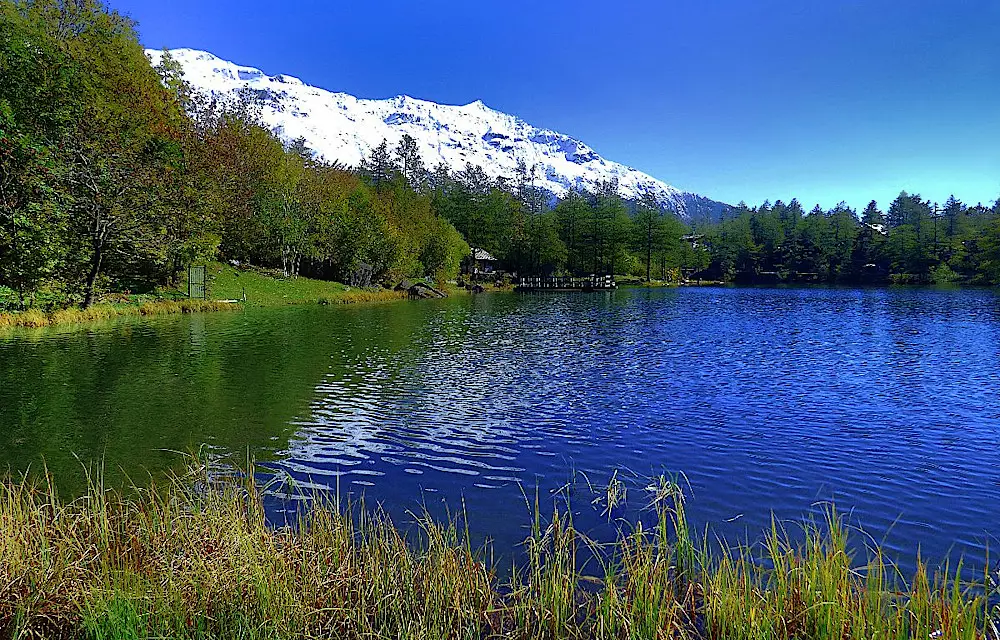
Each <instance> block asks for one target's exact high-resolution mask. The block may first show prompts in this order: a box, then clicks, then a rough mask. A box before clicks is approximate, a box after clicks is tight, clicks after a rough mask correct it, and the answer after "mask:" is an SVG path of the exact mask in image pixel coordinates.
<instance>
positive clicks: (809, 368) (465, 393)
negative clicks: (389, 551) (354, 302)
mask: <svg viewBox="0 0 1000 640" xmlns="http://www.w3.org/2000/svg"><path fill="white" fill-rule="evenodd" d="M0 425H2V426H0V465H2V466H5V467H10V468H12V469H13V470H14V471H15V472H22V471H24V470H26V469H28V468H29V467H30V468H33V469H35V470H38V469H40V468H41V467H42V465H43V463H44V464H45V465H46V466H47V467H48V469H49V470H50V472H51V473H52V474H53V476H54V477H55V479H56V481H57V483H58V484H59V487H60V489H61V490H62V491H63V492H64V493H66V494H72V493H74V492H77V491H79V490H80V487H81V486H82V482H83V472H82V470H83V468H84V466H86V465H88V464H91V465H92V464H95V463H97V464H100V463H102V461H103V465H104V467H105V468H106V474H107V476H108V478H109V481H111V482H120V481H121V480H122V479H123V478H126V477H128V478H131V479H132V480H133V481H135V482H140V483H141V482H146V481H148V478H149V474H153V475H158V474H161V473H163V472H164V471H165V470H167V469H176V468H179V467H180V466H182V465H183V457H182V456H181V455H180V454H179V453H178V452H192V451H197V450H198V449H199V448H200V447H204V451H206V452H207V454H209V455H211V456H213V457H216V458H218V459H221V460H231V461H234V462H239V461H241V460H243V459H245V458H246V454H247V452H249V453H250V454H251V455H252V456H253V457H255V458H256V459H257V460H258V461H259V462H260V463H261V466H262V476H264V477H266V476H272V477H277V478H279V479H284V483H283V486H285V487H286V488H287V487H289V486H291V485H292V484H293V482H292V481H294V485H295V486H296V487H298V488H302V489H305V490H309V491H311V490H315V489H320V490H325V489H329V490H331V491H335V492H339V493H340V495H341V496H342V497H343V496H346V495H348V494H352V495H354V496H360V495H362V494H363V495H364V496H365V498H366V500H367V502H368V504H374V503H379V504H381V505H382V506H383V507H384V508H385V509H386V510H388V511H389V512H390V513H391V514H393V516H394V518H395V519H396V520H397V521H399V522H405V521H407V520H411V519H412V517H411V516H410V515H408V514H409V513H410V512H417V511H419V510H421V509H422V508H427V509H428V510H429V511H430V512H431V513H432V514H434V515H437V516H444V515H445V514H447V513H452V514H454V513H456V512H460V511H463V510H464V512H465V513H466V514H467V515H468V519H469V521H470V523H471V528H472V531H473V535H474V536H476V537H477V539H482V538H484V537H485V536H489V537H490V538H491V539H492V540H493V542H494V546H495V548H496V549H497V551H498V552H499V553H507V552H508V551H509V550H511V549H515V548H516V545H517V543H518V542H519V541H521V540H523V538H524V537H525V535H526V533H527V527H528V525H529V524H530V514H529V509H528V505H527V504H526V502H533V501H534V499H535V495H536V494H537V495H538V496H539V499H540V502H541V503H542V504H543V505H548V507H547V508H551V504H552V501H553V500H558V501H560V503H562V501H563V500H564V496H565V495H566V494H569V495H570V508H572V510H573V511H574V513H575V514H576V518H577V521H578V524H579V525H580V526H581V527H583V528H585V529H587V530H588V531H591V532H592V533H593V534H594V535H595V536H597V537H611V536H613V535H614V528H615V527H616V526H618V519H630V520H635V519H637V518H646V517H648V513H647V512H645V511H644V505H645V504H646V502H647V501H648V496H647V495H645V491H644V487H646V486H647V485H648V482H649V478H650V477H654V476H658V475H660V474H667V475H671V476H674V477H677V478H680V479H681V482H683V483H684V485H685V487H686V490H687V492H688V508H689V512H690V515H691V517H692V519H693V520H694V521H695V523H696V524H697V525H698V527H699V528H700V527H704V526H705V525H708V526H710V530H711V532H712V535H713V536H715V535H719V536H724V537H725V538H726V539H727V540H729V541H731V542H736V541H740V540H745V539H750V540H751V541H753V540H755V539H757V537H758V536H759V535H760V533H761V532H762V531H763V530H764V529H766V528H768V527H769V526H770V521H771V517H772V514H773V516H774V517H775V518H776V519H778V520H781V521H790V522H794V521H799V520H801V519H802V518H803V517H809V516H810V515H816V514H818V513H821V511H822V508H823V505H824V504H825V503H828V502H830V501H832V502H834V503H835V504H836V505H837V506H838V508H839V509H840V510H841V511H843V512H849V519H850V522H851V523H853V524H856V525H859V526H860V527H862V528H863V529H864V530H865V531H867V532H868V533H869V534H870V535H871V536H873V537H874V539H877V540H879V541H884V544H885V546H886V548H887V549H889V550H890V551H891V552H893V553H894V554H898V556H899V559H900V560H901V562H902V564H903V565H904V566H907V565H908V564H909V562H910V561H912V560H913V558H914V557H915V555H916V553H917V551H918V549H919V550H920V551H921V553H922V555H923V556H924V557H925V558H929V559H931V560H932V561H935V562H937V561H941V560H944V559H945V558H949V557H950V558H953V559H955V558H958V557H959V556H963V557H964V558H965V559H966V561H967V562H968V563H971V564H973V565H979V566H981V565H982V564H983V562H984V561H985V559H986V548H987V545H990V546H992V547H996V546H997V544H998V542H1000V539H998V535H1000V533H998V532H1000V528H998V526H997V522H998V516H1000V293H998V292H996V291H992V290H976V289H963V290H944V291H943V290H933V289H865V290H859V289H835V288H770V289H764V288H760V289H758V288H689V289H661V290H645V289H624V290H620V291H616V292H611V293H595V294H564V295H558V294H555V295H527V294H523V295H522V294H487V295H480V296H475V297H465V296H463V297H455V298H452V299H448V300H440V301H420V302H401V303H395V304H388V305H379V306H359V307H319V306H317V307H288V308H281V309H252V310H247V311H243V312H234V313H218V314H205V315H193V316H184V317H165V318H152V319H148V320H144V321H128V322H124V323H120V324H113V325H100V326H95V327H92V328H88V329H80V328H76V329H73V330H57V331H52V330H48V331H41V332H32V333H22V334H16V335H14V334H6V335H4V336H2V337H0ZM612 477H614V478H616V479H617V480H620V481H622V482H624V485H625V487H627V490H628V493H627V499H626V501H625V504H624V505H623V506H620V507H618V508H617V509H615V510H614V511H613V512H612V514H611V518H610V519H611V520H612V522H611V523H609V522H608V521H609V517H608V515H607V514H606V513H602V511H604V508H603V505H602V504H600V503H597V504H592V503H593V501H594V500H595V498H596V497H597V496H598V495H599V494H600V490H601V488H602V487H606V486H607V484H608V482H609V480H610V479H611V478H612ZM567 484H568V485H569V486H568V487H567ZM589 485H593V487H594V491H591V489H590V486H589ZM560 489H562V491H560ZM271 508H272V511H273V513H274V515H275V517H280V514H281V513H282V510H283V509H291V508H292V507H291V506H290V502H289V500H288V499H285V498H282V497H281V495H280V492H279V495H276V496H275V497H274V498H273V504H272V505H271ZM994 555H995V554H994Z"/></svg>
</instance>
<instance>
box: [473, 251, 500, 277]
mask: <svg viewBox="0 0 1000 640" xmlns="http://www.w3.org/2000/svg"><path fill="white" fill-rule="evenodd" d="M469 258H470V263H471V264H470V265H469V273H472V274H479V273H494V272H495V271H497V270H498V269H499V268H500V261H499V260H497V259H496V258H494V257H493V256H492V255H490V253H489V252H488V251H486V250H485V249H473V250H472V255H471V256H469Z"/></svg>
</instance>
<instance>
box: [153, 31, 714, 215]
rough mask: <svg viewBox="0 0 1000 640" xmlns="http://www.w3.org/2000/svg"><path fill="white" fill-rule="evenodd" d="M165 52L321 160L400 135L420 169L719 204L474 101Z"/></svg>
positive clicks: (682, 204) (680, 207) (698, 210)
mask: <svg viewBox="0 0 1000 640" xmlns="http://www.w3.org/2000/svg"><path fill="white" fill-rule="evenodd" d="M147 54H148V56H149V58H150V60H151V61H152V63H153V64H154V65H155V64H158V63H159V61H160V59H161V57H162V55H163V54H162V52H161V51H155V50H148V51H147ZM170 54H171V56H172V57H174V58H175V59H176V60H177V61H178V62H179V63H180V64H181V66H182V67H183V69H184V77H185V79H186V80H187V81H188V82H189V83H190V84H191V85H192V86H193V87H194V88H195V89H197V90H199V91H201V92H205V93H210V94H212V95H215V96H217V97H220V98H223V99H225V98H226V97H228V96H234V95H235V94H236V92H238V91H239V90H240V89H242V88H244V87H248V88H250V89H251V90H253V91H255V92H256V93H257V95H258V96H259V97H260V98H261V100H262V102H263V113H262V117H263V119H264V121H265V123H267V124H268V125H269V126H271V127H272V128H273V129H274V131H275V132H276V133H277V134H278V136H279V137H280V138H281V139H282V140H285V141H286V142H290V141H292V140H295V139H296V138H299V137H302V138H305V140H306V144H307V145H308V146H309V148H311V149H312V150H313V151H315V152H316V153H317V154H319V155H320V156H322V157H323V158H324V159H326V160H328V161H333V160H337V161H339V162H341V163H343V164H346V165H349V166H357V165H358V164H359V163H360V162H361V159H362V158H363V157H365V156H367V155H368V153H369V152H370V151H371V149H373V148H374V147H376V146H378V145H379V143H381V142H382V140H383V139H386V140H388V141H389V144H390V145H393V146H395V144H396V143H397V142H398V141H399V139H400V138H402V136H403V134H405V133H408V134H410V135H411V136H413V138H414V139H416V141H417V144H418V146H419V148H420V152H421V154H422V156H423V158H424V162H425V163H426V164H427V166H428V167H429V168H432V167H434V166H435V165H437V164H438V163H439V162H445V163H446V164H448V165H449V166H450V167H451V168H452V169H454V170H459V169H462V168H464V167H465V165H466V163H467V162H468V163H472V164H473V165H479V166H481V167H482V168H483V169H484V171H485V172H486V173H487V174H488V175H490V176H491V177H494V178H496V177H499V176H506V177H508V178H512V177H513V176H514V174H515V170H516V168H517V164H518V161H519V160H523V161H524V162H525V163H526V164H527V165H528V166H529V167H530V166H532V165H537V166H538V167H539V172H538V174H537V182H536V184H537V185H538V186H539V187H541V188H543V189H545V190H546V191H549V192H551V193H552V194H553V195H556V196H562V195H564V194H565V193H566V192H567V191H568V190H569V189H571V188H574V187H575V188H590V189H592V188H593V187H594V186H595V185H596V184H597V183H598V182H600V181H602V180H610V179H617V180H618V184H619V189H620V192H621V194H622V196H623V197H625V198H626V199H638V198H640V197H642V196H643V195H644V194H646V193H649V192H651V193H653V194H654V195H655V196H656V199H657V201H659V202H660V203H661V204H662V205H663V206H666V207H669V208H670V209H672V210H674V211H676V212H677V213H678V215H680V216H681V217H682V218H685V219H702V218H716V217H718V215H719V214H721V212H722V211H724V210H725V208H726V207H727V205H724V204H722V203H719V202H715V201H713V200H709V199H707V198H704V197H702V196H698V195H696V194H693V193H688V192H683V191H680V190H679V189H676V188H674V187H672V186H670V185H668V184H666V183H664V182H662V181H660V180H657V179H655V178H653V177H652V176H649V175H647V174H645V173H642V172H640V171H637V170H635V169H632V168H630V167H626V166H624V165H622V164H619V163H617V162H611V161H608V160H605V159H604V158H602V157H601V156H599V155H598V154H597V153H596V152H595V151H594V150H593V149H591V148H590V147H588V146H587V145H585V144H584V143H582V142H580V141H579V140H575V139H573V138H570V137H569V136H565V135H563V134H560V133H557V132H555V131H550V130H548V129H539V128H537V127H533V126H531V125H530V124H528V123H526V122H524V121H523V120H521V119H519V118H516V117H514V116H511V115H508V114H505V113H501V112H499V111H495V110H493V109H490V108H489V107H487V106H486V105H484V104H483V103H482V102H481V101H476V102H473V103H471V104H467V105H462V106H452V105H440V104H437V103H434V102H429V101H426V100H417V99H414V98H410V97H408V96H398V97H396V98H391V99H388V100H364V99H359V98H356V97H354V96H352V95H348V94H346V93H333V92H330V91H326V90H324V89H320V88H317V87H312V86H309V85H307V84H304V83H303V82H302V81H301V80H299V79H298V78H295V77H292V76H288V75H276V76H268V75H266V74H265V73H263V72H262V71H260V70H259V69H254V68H252V67H244V66H240V65H237V64H234V63H232V62H228V61H226V60H222V59H221V58H218V57H216V56H214V55H212V54H211V53H207V52H205V51H197V50H194V49H174V50H172V51H171V52H170Z"/></svg>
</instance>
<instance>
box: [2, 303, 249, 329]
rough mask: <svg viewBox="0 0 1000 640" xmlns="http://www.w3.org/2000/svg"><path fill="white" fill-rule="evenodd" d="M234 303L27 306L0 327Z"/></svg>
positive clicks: (220, 308)
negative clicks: (50, 308)
mask: <svg viewBox="0 0 1000 640" xmlns="http://www.w3.org/2000/svg"><path fill="white" fill-rule="evenodd" d="M239 308H240V306H239V305H238V304H233V303H230V302H220V301H217V300H180V301H172V300H160V301H155V302H145V303H143V304H141V305H125V304H121V305H110V304H100V305H94V306H92V307H90V308H88V309H79V308H70V309H60V310H58V311H53V312H52V313H44V312H42V311H39V310H38V309H29V310H28V311H24V312H21V313H4V314H0V328H10V329H14V328H25V329H33V328H40V327H50V326H57V325H66V324H79V323H84V322H98V321H102V320H114V319H116V318H128V317H140V316H156V315H171V314H178V313H201V312H205V311H231V310H233V309H239Z"/></svg>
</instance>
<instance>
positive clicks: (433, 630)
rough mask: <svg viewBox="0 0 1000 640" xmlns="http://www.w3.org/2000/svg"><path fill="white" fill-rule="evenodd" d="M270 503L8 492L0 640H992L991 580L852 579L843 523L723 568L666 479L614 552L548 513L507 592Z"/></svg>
mask: <svg viewBox="0 0 1000 640" xmlns="http://www.w3.org/2000/svg"><path fill="white" fill-rule="evenodd" d="M262 495H263V494H262V491H261V489H260V488H259V487H258V486H257V485H256V484H255V483H254V481H253V480H252V474H243V475H233V476H228V477H227V478H221V479H220V478H219V477H218V475H214V474H210V473H209V472H208V471H207V470H206V468H205V467H204V466H201V465H197V464H195V465H193V466H192V468H191V470H190V471H189V472H188V473H187V474H185V475H181V476H177V477H176V478H174V479H172V480H170V481H168V482H166V483H165V484H163V485H161V486H156V487H152V488H145V489H143V488H135V489H129V490H128V491H127V492H120V491H112V490H109V489H107V488H106V487H104V486H103V484H102V482H101V480H100V478H99V477H96V478H93V479H92V481H91V483H90V488H89V491H88V492H87V493H86V495H84V496H83V497H82V498H79V499H77V500H73V501H63V500H60V499H59V497H58V495H57V492H56V491H55V489H54V488H53V485H52V483H51V481H41V482H38V481H14V480H8V481H6V482H4V483H2V485H0V636H2V637H5V638H95V639H105V638H106V639H111V638H116V639H121V638H150V637H159V638H167V637H169V638H241V639H255V638H358V639H360V638H456V639H458V638H524V639H527V638H567V639H569V638H711V639H716V638H718V639H722V638H726V639H728V638H755V639H757V638H782V639H792V638H798V639H806V638H838V639H843V638H859V639H860V638H868V639H871V638H895V639H899V638H914V639H916V638H919V639H920V640H925V639H928V638H937V637H940V638H970V639H971V638H977V639H983V640H986V639H990V640H993V639H995V638H996V637H997V636H996V631H995V629H994V628H993V623H992V622H990V616H991V615H993V616H994V617H995V616H996V615H997V614H998V613H1000V611H997V610H995V609H994V610H992V611H991V610H990V600H989V598H990V595H991V593H993V594H994V595H995V593H996V592H995V585H993V583H992V582H990V581H989V579H990V578H989V576H987V579H986V580H985V581H983V582H981V583H978V584H971V585H970V584H964V583H962V582H961V581H960V580H959V577H958V576H959V574H960V572H959V571H958V570H957V568H956V570H955V571H953V572H948V571H947V570H946V571H943V572H942V573H940V574H938V575H937V576H936V577H931V575H930V574H929V573H928V571H927V567H926V566H925V565H923V564H921V565H920V568H919V570H918V572H917V574H916V575H915V576H914V577H913V578H912V580H910V581H909V582H904V581H903V580H902V578H901V577H900V576H899V575H898V572H897V571H895V570H894V569H893V568H892V565H891V564H890V563H888V562H887V561H886V560H885V558H884V556H883V555H882V554H881V553H880V552H878V550H877V549H874V548H873V549H872V550H871V552H870V554H869V557H868V558H867V559H866V561H865V562H862V563H860V565H859V564H858V563H857V562H855V559H854V557H853V556H852V555H851V553H850V552H849V551H848V549H849V547H848V543H847V533H848V529H847V527H846V526H845V523H844V521H843V519H841V518H840V517H839V516H838V515H837V514H836V513H835V512H833V511H831V512H830V513H829V514H828V517H827V519H826V520H825V521H823V522H822V523H819V524H814V525H813V524H810V525H807V526H806V528H805V530H804V532H803V533H804V536H803V537H802V542H800V543H798V544H793V543H792V541H791V540H792V537H793V536H789V535H787V534H786V533H785V532H784V531H782V529H781V527H780V526H779V525H777V524H775V525H774V527H773V528H772V531H771V532H770V533H769V534H768V535H767V536H766V541H765V543H764V544H763V545H761V546H760V547H756V548H750V547H741V548H738V549H736V551H735V553H733V554H715V555H713V554H711V553H709V552H708V550H707V548H706V547H705V546H703V545H698V544H696V542H695V541H694V540H693V539H692V537H691V534H690V529H689V527H688V525H687V522H686V517H685V514H684V502H683V495H682V493H681V492H680V490H679V489H678V488H677V487H676V486H675V485H672V484H670V483H667V482H665V481H664V482H662V483H660V485H659V487H658V491H657V494H656V495H657V496H658V499H657V500H654V508H655V509H656V514H657V516H658V519H657V521H656V524H655V525H654V526H652V527H651V528H648V529H647V528H643V527H642V526H641V525H638V524H637V525H636V526H635V527H634V528H632V529H631V530H630V531H629V532H627V533H624V534H622V536H621V538H620V539H619V540H618V541H616V542H615V543H614V544H611V545H608V546H602V545H598V544H597V543H595V542H594V541H591V540H588V539H587V538H586V537H585V536H583V535H582V534H581V533H580V532H579V531H576V530H575V529H574V527H573V522H572V518H571V516H570V515H569V513H568V512H567V511H566V510H564V509H557V510H555V511H554V512H553V513H552V515H551V516H550V517H544V518H543V517H542V508H541V506H540V504H539V501H538V499H537V497H536V499H535V502H534V505H533V509H534V511H535V518H534V522H533V524H532V527H531V531H530V533H529V534H528V535H527V538H526V540H525V545H524V559H523V561H522V562H520V563H519V564H518V565H517V566H516V567H515V569H514V571H513V572H512V574H511V577H510V578H509V579H506V580H500V579H498V577H497V573H496V571H495V570H494V567H492V566H491V563H490V562H488V561H487V558H488V553H487V550H485V549H474V548H472V547H471V545H470V544H469V542H468V540H469V538H468V534H467V531H465V529H464V528H463V527H461V526H459V522H458V520H455V521H452V522H449V523H436V522H434V521H433V520H432V519H431V518H429V517H427V516H426V515H425V516H422V517H420V518H418V519H417V521H418V525H417V526H418V529H417V531H416V533H417V534H418V535H417V536H416V537H417V538H418V540H419V541H418V542H417V543H413V542H412V539H413V537H412V536H411V537H410V538H409V539H410V542H408V539H407V537H406V536H405V535H404V533H402V532H401V530H400V529H399V528H397V526H396V525H395V523H393V522H392V521H391V519H390V518H389V517H388V516H387V515H386V514H385V513H384V512H382V511H380V510H378V509H374V510H369V509H365V508H364V505H360V506H359V505H355V506H356V507H358V508H356V509H344V510H343V511H342V510H340V509H339V508H338V507H337V506H336V505H330V504H326V505H324V504H323V503H322V502H317V501H315V499H314V500H313V501H311V504H312V507H311V508H309V509H308V510H303V511H302V512H301V515H300V516H299V517H298V519H297V520H296V521H295V522H294V523H292V526H289V527H274V526H273V525H272V524H270V523H269V522H268V521H267V518H266V517H265V512H264V506H263V497H262ZM570 513H571V512H570ZM350 514H354V515H350ZM586 558H591V560H590V561H587V560H586Z"/></svg>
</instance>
